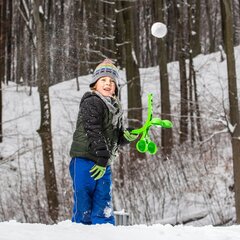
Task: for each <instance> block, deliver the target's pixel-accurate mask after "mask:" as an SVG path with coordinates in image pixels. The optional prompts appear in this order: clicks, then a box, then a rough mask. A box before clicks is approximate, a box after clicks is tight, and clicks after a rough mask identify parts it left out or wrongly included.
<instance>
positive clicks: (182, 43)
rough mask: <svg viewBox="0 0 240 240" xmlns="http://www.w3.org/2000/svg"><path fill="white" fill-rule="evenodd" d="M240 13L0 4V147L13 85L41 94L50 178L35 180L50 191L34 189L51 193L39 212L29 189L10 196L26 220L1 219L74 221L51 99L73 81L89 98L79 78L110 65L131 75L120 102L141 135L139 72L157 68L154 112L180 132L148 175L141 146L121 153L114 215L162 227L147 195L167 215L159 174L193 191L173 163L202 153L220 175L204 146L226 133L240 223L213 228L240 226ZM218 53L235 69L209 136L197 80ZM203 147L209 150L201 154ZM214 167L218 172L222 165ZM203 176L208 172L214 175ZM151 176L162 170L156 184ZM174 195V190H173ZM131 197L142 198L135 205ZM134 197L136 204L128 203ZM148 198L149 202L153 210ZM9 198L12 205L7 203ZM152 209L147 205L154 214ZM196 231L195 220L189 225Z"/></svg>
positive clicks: (176, 6)
mask: <svg viewBox="0 0 240 240" xmlns="http://www.w3.org/2000/svg"><path fill="white" fill-rule="evenodd" d="M239 6H240V1H237V0H219V1H218V0H214V1H210V0H184V1H183V0H176V1H164V0H145V1H143V0H139V1H134V0H125V1H124V0H122V1H121V0H119V1H117V0H115V1H113V0H107V1H104V0H103V1H101V0H99V1H93V0H74V1H69V0H68V1H67V0H52V1H51V0H32V1H30V0H19V1H10V0H6V1H4V0H1V1H0V14H1V16H0V19H1V22H0V83H1V85H0V142H1V144H2V146H4V141H5V139H7V138H8V136H5V135H4V125H5V124H6V122H4V117H3V108H4V102H3V100H2V99H3V96H2V95H3V94H4V89H5V88H6V86H8V85H9V84H11V83H15V84H17V85H16V86H17V87H16V91H18V90H19V89H20V88H21V87H23V86H24V87H27V89H28V90H27V91H28V95H29V97H30V96H32V94H33V91H34V88H37V89H38V94H39V101H40V105H39V110H40V114H41V115H40V119H41V122H40V126H39V129H36V130H37V133H38V134H39V137H40V139H41V149H42V156H39V158H41V159H42V163H43V169H42V175H41V173H36V175H35V179H37V178H38V177H39V176H43V179H44V185H45V189H44V188H43V185H41V186H40V188H38V187H39V186H37V185H34V183H36V182H34V181H33V182H32V183H31V184H32V187H33V188H34V189H35V192H38V193H39V192H40V193H43V192H45V193H46V194H40V195H41V197H40V198H37V199H35V200H34V204H32V205H31V206H30V205H29V199H27V198H26V197H24V194H22V192H24V191H25V192H28V191H29V189H28V188H27V187H29V188H31V184H30V185H28V184H27V182H26V183H25V184H26V185H20V186H21V187H23V186H24V189H21V190H20V191H18V194H16V195H14V194H15V193H14V192H15V191H14V190H12V191H13V192H12V193H11V194H10V195H8V197H9V196H11V197H12V198H13V196H15V197H14V198H16V199H18V200H17V201H16V202H15V204H16V206H17V209H18V211H19V212H18V213H17V214H15V213H13V212H12V210H11V211H10V212H9V209H5V205H4V204H3V203H2V204H0V205H1V208H0V216H1V219H2V220H6V219H10V218H15V217H16V216H18V219H20V220H21V221H28V222H46V223H52V222H57V221H59V220H61V219H64V218H66V216H70V212H71V189H70V186H69V185H68V183H66V182H64V181H65V180H66V179H64V178H59V175H58V174H56V171H55V168H56V164H57V163H56V161H55V158H54V156H55V155H56V153H55V152H54V149H53V144H54V142H53V137H52V127H53V126H52V119H51V111H54V109H51V97H50V95H49V89H50V87H52V86H54V85H57V84H59V83H62V82H64V81H68V80H72V79H74V80H75V83H76V85H75V87H76V91H80V90H81V88H83V85H82V82H81V80H80V79H81V77H82V76H86V75H88V74H91V73H92V72H93V70H94V68H95V67H96V65H97V64H98V63H99V62H101V61H102V60H103V59H104V58H106V57H108V58H111V59H112V60H113V61H114V62H115V64H116V65H117V66H118V67H119V69H120V70H123V71H124V72H125V73H126V75H125V76H124V78H123V79H122V81H121V89H123V90H125V93H124V92H121V94H122V95H123V96H124V94H126V97H127V111H126V113H125V115H126V117H127V119H128V123H127V124H128V125H129V126H133V127H139V126H141V125H142V124H143V122H144V116H145V115H146V109H145V108H144V104H143V101H144V100H143V99H142V93H143V89H142V84H141V71H140V70H141V69H147V68H151V67H156V66H157V67H158V66H159V69H158V71H159V83H160V87H159V90H157V91H158V92H159V95H160V99H159V102H158V104H157V108H156V109H157V110H156V111H157V112H158V113H159V115H160V116H161V118H163V119H169V120H172V121H173V122H174V126H175V128H174V130H171V129H170V130H169V129H168V130H167V131H164V130H162V131H161V141H160V143H161V152H162V154H161V155H160V156H157V157H156V161H154V162H155V163H156V165H155V164H152V165H151V166H150V167H148V168H146V161H147V160H149V159H148V158H149V156H147V155H145V154H139V153H137V152H136V151H135V147H134V145H133V146H131V147H130V148H127V149H124V150H122V151H120V156H119V159H118V162H117V164H116V166H114V172H115V177H114V186H115V189H116V190H115V192H114V193H113V194H114V199H115V203H114V204H115V207H116V208H117V206H118V205H120V206H122V205H124V206H127V210H128V211H129V212H131V214H133V216H132V218H133V223H143V222H145V223H153V221H157V219H160V218H161V216H159V215H156V216H154V213H153V212H151V211H152V210H150V209H151V205H152V203H151V204H150V202H151V201H152V200H154V201H155V200H156V199H154V198H152V199H151V200H150V201H149V200H148V199H147V197H146V195H148V193H149V195H151V196H152V194H155V196H159V198H158V201H159V203H157V205H161V206H159V209H160V210H159V212H161V211H162V209H163V207H164V206H165V202H164V201H166V199H165V198H162V196H163V195H164V194H166V192H163V189H164V186H161V188H159V185H157V183H159V184H160V183H161V181H162V179H161V174H165V172H164V170H166V169H168V171H167V172H166V175H168V176H169V175H170V176H171V175H172V174H174V176H175V177H176V176H177V177H179V176H181V177H182V180H181V181H185V183H186V186H187V187H191V186H188V184H187V179H188V178H187V177H186V173H185V171H184V166H183V165H184V164H183V165H182V164H180V165H177V166H176V165H174V164H175V163H174V160H175V161H176V159H178V160H179V159H182V161H185V157H186V155H188V154H190V155H191V154H192V157H189V159H191V161H192V160H193V159H194V156H195V155H196V154H193V153H196V151H197V153H198V154H199V156H203V155H204V156H205V158H206V159H205V160H206V161H207V163H206V164H207V165H211V166H212V162H211V161H213V160H214V159H215V158H218V155H216V154H215V153H214V154H213V155H212V153H213V148H212V145H211V144H213V143H212V142H211V144H210V143H209V141H206V139H209V136H212V135H213V136H214V132H215V131H219V128H220V129H221V131H222V132H224V131H225V129H226V131H227V132H229V136H228V141H229V143H230V145H231V146H230V149H231V150H232V154H231V155H232V157H231V161H232V163H233V176H234V178H233V183H232V184H231V185H230V186H228V187H229V189H230V192H235V195H234V196H235V198H234V201H233V202H234V203H233V205H234V206H235V209H236V217H234V216H235V213H234V214H233V215H232V216H230V217H228V218H225V217H224V216H221V217H219V216H218V218H217V220H216V219H215V218H214V219H213V218H212V220H211V223H212V224H215V225H217V224H218V225H219V224H226V223H229V222H230V223H240V179H239V178H238V177H237V176H239V174H240V152H239V151H240V141H239V137H240V123H239V108H238V104H239V103H238V94H239V93H238V88H237V79H238V78H237V74H236V67H235V56H234V46H238V45H239V43H240V29H239V26H240V10H239V9H240V7H239ZM156 21H160V22H164V23H165V24H166V25H167V28H168V34H167V35H166V37H165V38H163V39H156V38H154V37H153V36H151V33H150V29H151V25H152V24H153V23H154V22H156ZM213 52H219V53H220V56H221V60H222V61H226V62H227V78H226V82H227V83H228V93H229V95H228V100H229V102H228V106H227V108H226V109H224V110H225V111H224V112H223V116H221V123H219V125H218V124H213V126H210V127H209V126H207V127H206V126H205V125H204V124H203V122H204V121H203V119H204V116H203V114H205V112H203V110H202V106H201V105H200V103H199V95H200V92H199V89H198V80H199V79H198V72H197V71H196V69H195V66H194V58H195V57H197V56H199V55H200V54H210V53H213ZM172 62H177V64H178V68H179V71H178V74H179V75H178V79H177V81H178V83H179V86H180V87H179V94H180V98H179V102H178V103H177V106H178V108H177V109H178V110H179V115H177V116H176V115H175V113H174V114H173V112H172V110H173V108H172V105H173V103H172V102H171V101H170V90H171V87H172V86H171V84H170V81H171V79H170V77H169V76H170V72H169V70H168V66H169V64H170V63H172ZM124 79H125V80H124ZM120 98H121V95H120ZM123 100H124V99H123ZM174 104H176V103H174ZM63 124H64V123H63ZM156 139H157V136H156ZM225 140H226V138H225ZM202 145H204V148H201V147H200V146H202ZM215 147H216V148H218V147H219V146H215ZM221 147H222V145H221V146H220V148H221ZM214 149H215V148H214ZM16 151H17V152H18V150H16ZM30 151H31V150H30ZM32 151H34V149H32ZM18 153H19V152H18ZM0 154H1V153H0ZM64 154H67V153H64ZM17 156H18V157H19V155H14V154H12V155H11V156H8V155H6V154H2V155H0V157H1V160H0V161H1V165H0V168H1V166H6V165H5V164H8V163H9V161H10V159H11V161H13V162H14V161H15V160H16V159H17ZM209 156H211V157H209ZM129 159H131V164H129V161H128V160H129ZM201 160H202V159H201ZM68 161H69V159H68ZM228 161H229V160H228ZM179 162H180V161H179ZM213 162H215V163H217V164H218V161H213ZM181 163H183V162H181ZM34 164H35V163H34ZM166 164H167V166H168V167H169V168H168V167H167V166H166ZM197 164H198V163H197ZM123 166H127V167H126V168H125V167H123ZM201 167H203V168H205V169H206V168H207V167H206V165H204V166H201ZM201 167H200V166H198V167H197V169H195V170H196V171H197V172H198V171H200V169H201ZM63 168H64V170H63V172H64V173H65V174H67V170H66V169H67V163H66V162H65V165H64V166H63ZM153 169H158V171H156V174H155V173H154V171H153ZM176 169H177V170H176ZM19 171H20V170H19ZM191 171H192V169H191ZM38 174H40V175H39V176H38ZM159 174H160V175H159ZM176 174H177V175H176ZM147 176H151V178H149V180H148V181H147V182H146V185H145V184H143V183H144V181H143V179H146V177H147ZM20 179H21V174H20ZM164 179H165V178H164ZM168 179H169V177H166V185H165V187H166V190H167V191H169V192H170V195H171V191H170V190H169V186H170V185H171V189H172V187H173V186H172V183H171V182H169V180H168ZM66 181H67V180H66ZM60 182H61V183H62V184H61V183H60ZM28 183H29V182H28ZM170 183H171V184H170ZM155 184H156V185H155ZM168 184H170V185H168ZM190 185H191V184H190ZM26 186H27V187H26ZM63 186H65V188H66V190H64V191H65V192H64V191H62V190H63V189H64V188H63ZM17 187H18V188H19V186H17ZM176 188H177V186H176ZM27 189H28V190H27ZM146 189H148V190H149V191H150V190H151V191H150V192H151V194H150V192H146ZM173 189H174V191H175V190H176V189H175V187H173ZM173 189H172V190H173ZM183 189H184V188H183ZM185 190H186V189H185ZM10 191H11V190H10ZM133 193H135V195H137V196H136V197H134V196H133V195H131V194H133ZM136 193H137V194H136ZM12 194H13V195H12ZM158 194H159V195H158ZM182 194H184V190H183V192H182ZM230 195H231V193H230ZM127 196H129V198H130V200H126V198H127ZM11 197H9V198H8V201H10V199H11ZM29 197H30V196H29ZM141 197H142V198H146V199H145V201H144V199H141ZM3 198H4V201H5V200H6V197H5V196H4V197H3ZM14 198H13V199H14ZM30 198H31V197H30ZM209 198H210V197H209ZM216 198H217V197H216ZM215 200H216V199H215ZM127 201H129V202H127ZM156 201H157V200H156ZM161 201H162V202H161ZM216 201H217V200H216ZM146 203H149V206H148V204H146ZM141 205H144V206H145V207H146V208H147V209H145V210H144V213H141V211H140V210H139V209H140V208H139V206H141ZM46 206H47V207H46ZM28 208H29V209H32V212H33V209H34V210H35V211H34V213H28V212H27V211H26V209H28ZM21 212H22V213H23V214H21ZM160 215H161V214H160ZM200 215H201V214H200ZM203 215H205V214H203ZM200 217H201V216H200ZM162 219H164V216H162ZM191 221H193V219H192V216H190V217H189V218H188V219H187V221H186V222H191Z"/></svg>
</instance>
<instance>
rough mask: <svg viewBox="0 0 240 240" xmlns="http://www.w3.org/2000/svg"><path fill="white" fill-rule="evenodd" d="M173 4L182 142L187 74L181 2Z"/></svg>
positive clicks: (183, 138)
mask: <svg viewBox="0 0 240 240" xmlns="http://www.w3.org/2000/svg"><path fill="white" fill-rule="evenodd" d="M178 2H179V3H178V4H177V3H176V4H177V5H178V6H177V5H175V9H176V13H177V19H178V28H177V29H178V33H177V35H178V42H177V51H178V61H179V72H180V94H181V95H180V97H181V100H180V105H181V106H180V108H181V109H180V144H182V143H184V142H185V141H186V140H187V138H188V91H187V75H186V63H185V61H186V46H185V44H184V43H185V39H184V27H183V26H184V23H183V21H184V20H183V3H182V2H181V1H178Z"/></svg>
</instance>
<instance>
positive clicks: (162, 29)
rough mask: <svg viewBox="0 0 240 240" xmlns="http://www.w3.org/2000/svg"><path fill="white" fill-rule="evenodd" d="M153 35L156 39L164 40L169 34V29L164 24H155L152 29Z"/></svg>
mask: <svg viewBox="0 0 240 240" xmlns="http://www.w3.org/2000/svg"><path fill="white" fill-rule="evenodd" d="M151 33H152V35H153V36H154V37H157V38H162V37H164V36H165V35H166V34H167V27H166V25H165V24H164V23H161V22H155V23H154V24H153V25H152V27H151Z"/></svg>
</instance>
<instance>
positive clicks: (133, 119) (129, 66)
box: [121, 1, 143, 159]
mask: <svg viewBox="0 0 240 240" xmlns="http://www.w3.org/2000/svg"><path fill="white" fill-rule="evenodd" d="M135 4H136V3H135V2H132V1H122V2H121V7H122V10H123V21H124V30H125V31H124V33H125V34H124V44H125V53H126V55H125V64H126V77H127V89H128V120H129V126H131V127H134V128H136V127H140V125H141V124H142V101H141V83H140V73H139V67H138V66H139V65H138V61H137V55H136V48H135V47H136V46H135V44H134V43H135V28H134V20H133V19H135V18H133V16H134V15H133V12H134V9H136V5H135ZM131 154H133V155H132V158H133V159H136V158H137V157H138V158H142V157H143V155H142V154H139V153H138V152H137V151H136V150H135V146H132V145H131Z"/></svg>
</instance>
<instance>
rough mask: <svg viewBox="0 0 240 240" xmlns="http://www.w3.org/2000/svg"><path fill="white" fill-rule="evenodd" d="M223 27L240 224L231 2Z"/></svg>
mask: <svg viewBox="0 0 240 240" xmlns="http://www.w3.org/2000/svg"><path fill="white" fill-rule="evenodd" d="M220 4H221V13H222V26H223V30H224V31H223V33H224V35H223V37H224V45H225V50H226V55H227V71H228V94H229V95H228V96H229V107H230V124H231V126H232V127H234V128H233V129H232V131H231V129H230V131H231V132H230V133H231V137H232V139H231V140H232V157H233V171H234V191H235V207H236V221H237V224H240V178H239V176H240V119H239V107H238V93H237V79H236V67H235V57H234V48H233V20H232V11H231V0H221V1H220Z"/></svg>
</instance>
